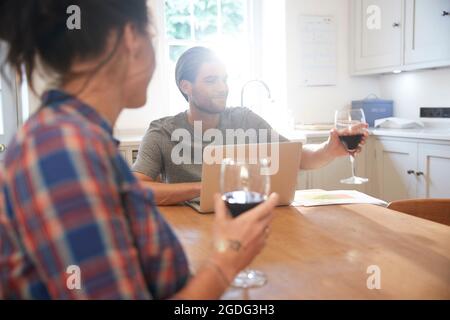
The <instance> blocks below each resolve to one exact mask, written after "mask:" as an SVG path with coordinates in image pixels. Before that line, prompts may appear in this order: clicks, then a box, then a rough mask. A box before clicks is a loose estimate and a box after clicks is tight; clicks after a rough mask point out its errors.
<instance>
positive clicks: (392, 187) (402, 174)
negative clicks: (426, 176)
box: [375, 140, 417, 201]
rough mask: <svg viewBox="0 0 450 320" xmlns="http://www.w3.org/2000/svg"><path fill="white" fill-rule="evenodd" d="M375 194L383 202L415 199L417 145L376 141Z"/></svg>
mask: <svg viewBox="0 0 450 320" xmlns="http://www.w3.org/2000/svg"><path fill="white" fill-rule="evenodd" d="M375 148H376V161H377V164H376V165H377V181H378V188H379V191H378V192H377V194H378V195H379V197H380V198H381V199H383V200H385V201H393V200H400V199H409V198H415V197H416V193H417V192H416V186H417V177H416V174H415V172H416V167H417V143H413V142H403V141H385V140H377V141H376V146H375Z"/></svg>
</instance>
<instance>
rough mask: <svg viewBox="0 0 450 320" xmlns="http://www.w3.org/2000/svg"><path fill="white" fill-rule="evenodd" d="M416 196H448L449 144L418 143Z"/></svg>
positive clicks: (449, 181)
mask: <svg viewBox="0 0 450 320" xmlns="http://www.w3.org/2000/svg"><path fill="white" fill-rule="evenodd" d="M417 173H418V174H419V175H418V177H417V179H418V197H420V198H450V145H438V144H425V143H420V144H419V153H418V171H417Z"/></svg>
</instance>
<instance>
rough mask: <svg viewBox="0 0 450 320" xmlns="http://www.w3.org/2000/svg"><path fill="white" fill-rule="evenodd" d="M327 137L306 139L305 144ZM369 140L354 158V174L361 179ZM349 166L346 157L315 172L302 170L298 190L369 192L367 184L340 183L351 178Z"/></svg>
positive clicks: (364, 175) (321, 140)
mask: <svg viewBox="0 0 450 320" xmlns="http://www.w3.org/2000/svg"><path fill="white" fill-rule="evenodd" d="M327 139H328V137H322V138H312V139H308V141H307V143H313V144H315V143H322V142H324V141H326V140H327ZM370 144H371V138H369V139H368V141H367V143H366V146H365V147H364V148H363V150H362V152H361V153H359V154H358V155H357V156H356V161H355V168H356V174H357V175H358V176H361V177H367V170H366V168H367V166H366V160H367V157H368V155H369V153H370V150H371V149H370ZM351 172H352V171H351V164H350V159H349V158H348V157H340V158H338V159H335V160H334V161H333V162H331V163H330V164H328V165H327V166H325V167H323V168H320V169H315V170H302V171H301V172H300V173H299V178H298V183H297V188H298V189H324V190H358V191H361V192H369V191H368V190H369V188H370V183H371V181H370V178H369V183H367V184H362V185H348V184H342V183H340V180H341V179H344V178H348V177H350V176H351Z"/></svg>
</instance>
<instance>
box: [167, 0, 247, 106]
mask: <svg viewBox="0 0 450 320" xmlns="http://www.w3.org/2000/svg"><path fill="white" fill-rule="evenodd" d="M250 4H251V1H250V0H165V1H164V25H165V28H164V30H165V32H164V45H165V48H164V52H165V67H166V70H167V73H168V77H167V78H166V79H167V81H168V84H167V86H168V88H169V92H168V95H169V99H168V100H169V106H170V112H171V113H172V114H174V113H177V112H180V111H183V110H185V109H186V101H185V100H184V98H183V96H182V95H181V94H180V92H179V90H178V88H177V86H176V84H175V65H176V62H177V60H178V58H179V57H180V55H181V54H182V53H183V52H184V51H186V50H187V49H189V48H191V47H194V46H205V47H208V48H211V49H213V50H214V51H215V52H216V53H217V54H218V55H219V56H220V57H221V59H222V60H223V61H224V62H225V64H226V66H227V71H228V76H229V77H228V85H229V88H230V93H229V98H228V105H232V106H238V105H240V88H241V86H242V84H243V83H244V82H245V81H246V80H248V79H249V78H251V75H252V64H251V59H250V48H251V40H252V38H251V36H250V29H251V28H250V20H251V19H250V18H251V15H250V14H249V13H250V11H251V10H249V6H250Z"/></svg>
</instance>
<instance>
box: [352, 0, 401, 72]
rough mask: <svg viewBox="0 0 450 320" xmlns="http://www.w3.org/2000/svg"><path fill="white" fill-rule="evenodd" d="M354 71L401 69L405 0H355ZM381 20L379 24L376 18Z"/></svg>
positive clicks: (353, 20)
mask: <svg viewBox="0 0 450 320" xmlns="http://www.w3.org/2000/svg"><path fill="white" fill-rule="evenodd" d="M353 9H354V14H353V18H352V22H353V29H354V34H353V40H354V71H355V72H364V71H366V72H370V71H371V70H390V69H398V68H400V67H401V65H402V49H403V45H402V37H403V35H402V33H403V21H402V1H400V0H358V1H353ZM377 19H379V22H380V23H379V25H376V20H377Z"/></svg>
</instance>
